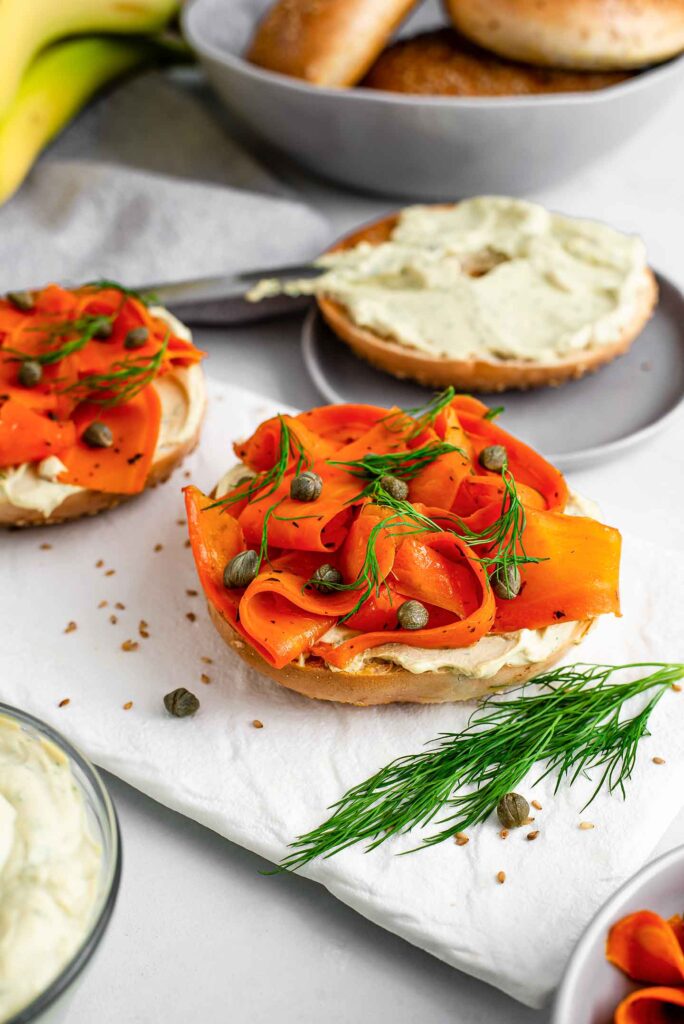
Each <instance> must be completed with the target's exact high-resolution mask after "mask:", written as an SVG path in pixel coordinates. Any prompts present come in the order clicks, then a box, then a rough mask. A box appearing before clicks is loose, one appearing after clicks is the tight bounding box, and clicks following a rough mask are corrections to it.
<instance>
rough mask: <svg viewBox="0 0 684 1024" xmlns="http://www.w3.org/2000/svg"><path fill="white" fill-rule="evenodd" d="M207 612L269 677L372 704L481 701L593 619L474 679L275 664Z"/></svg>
mask: <svg viewBox="0 0 684 1024" xmlns="http://www.w3.org/2000/svg"><path fill="white" fill-rule="evenodd" d="M208 609H209V616H210V618H211V621H212V622H213V623H214V626H215V627H216V629H217V630H218V632H219V634H220V635H221V637H222V638H223V640H224V641H225V642H226V644H227V645H228V646H229V647H230V649H231V650H232V651H234V652H235V653H236V654H237V655H238V656H239V657H240V658H242V660H243V661H244V662H245V663H246V664H247V665H249V667H250V668H253V669H255V671H257V672H260V673H261V674H262V675H266V676H269V677H270V678H271V679H273V680H275V682H276V683H280V685H281V686H284V687H285V688H286V689H288V690H294V691H295V692H296V693H301V694H302V695H303V696H304V697H313V698H316V699H317V700H332V701H337V702H338V703H341V704H356V705H358V706H360V707H370V706H372V705H375V704H395V703H402V702H403V703H409V704H444V703H449V702H455V701H464V700H479V699H481V698H483V697H486V696H488V695H489V694H492V693H495V692H496V691H497V690H501V689H506V688H508V687H511V686H518V685H521V684H522V683H525V682H527V681H528V680H529V679H533V678H534V677H535V676H538V675H540V674H541V673H542V672H546V671H547V670H548V669H550V668H552V667H553V666H554V665H555V664H557V663H558V662H559V661H560V660H561V658H563V657H564V656H565V655H566V654H567V653H568V651H569V650H570V649H571V648H572V647H573V646H574V645H575V644H579V643H581V642H582V640H583V638H584V637H585V636H586V634H587V633H588V631H589V630H590V629H591V627H592V624H593V620H592V619H587V620H585V621H584V622H575V623H573V625H574V629H573V630H572V632H571V633H570V634H569V635H566V637H565V638H564V640H563V642H561V643H559V644H558V646H557V647H556V649H555V650H554V651H553V653H552V654H550V655H549V656H548V657H547V658H546V659H545V660H544V661H537V662H530V664H528V665H503V666H502V667H501V668H500V669H499V670H498V671H497V672H496V673H495V675H493V676H489V677H487V678H480V679H478V678H474V677H473V676H468V675H466V674H465V673H459V672H453V671H452V672H420V673H415V672H409V671H407V670H406V669H404V668H401V667H400V666H399V665H394V664H392V663H391V662H389V661H382V660H381V659H378V660H377V661H375V662H373V663H372V665H371V666H367V667H365V668H364V669H363V671H360V672H346V671H341V670H336V671H332V669H330V668H328V666H327V665H326V664H325V662H324V661H322V660H321V659H319V658H312V659H309V661H307V662H306V664H304V665H298V664H296V663H295V662H292V663H291V664H289V665H286V666H285V667H284V668H274V666H273V665H270V664H269V663H268V662H267V661H266V660H265V659H264V658H262V657H261V655H260V654H259V653H258V652H257V651H255V650H254V648H253V647H251V646H250V645H249V644H248V643H247V642H246V641H245V640H244V639H243V638H242V637H241V636H240V635H239V634H238V633H236V632H235V630H234V629H233V627H232V626H231V625H230V623H228V622H226V620H225V619H224V618H223V617H222V615H221V614H220V613H219V612H218V611H217V610H216V609H215V608H214V607H213V605H212V604H211V602H208Z"/></svg>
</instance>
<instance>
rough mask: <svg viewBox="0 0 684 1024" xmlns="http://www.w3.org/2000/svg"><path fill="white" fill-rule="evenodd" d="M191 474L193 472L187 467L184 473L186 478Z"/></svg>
mask: <svg viewBox="0 0 684 1024" xmlns="http://www.w3.org/2000/svg"><path fill="white" fill-rule="evenodd" d="M190 475H191V474H190V470H189V469H186V470H185V472H184V473H183V476H184V477H185V479H186V480H189V479H190Z"/></svg>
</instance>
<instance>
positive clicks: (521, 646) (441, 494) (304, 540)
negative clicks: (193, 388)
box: [185, 389, 620, 705]
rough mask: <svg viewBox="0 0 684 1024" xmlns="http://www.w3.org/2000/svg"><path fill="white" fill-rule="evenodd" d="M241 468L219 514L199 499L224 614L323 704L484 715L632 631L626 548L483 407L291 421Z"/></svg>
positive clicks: (213, 606)
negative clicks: (600, 632)
mask: <svg viewBox="0 0 684 1024" xmlns="http://www.w3.org/2000/svg"><path fill="white" fill-rule="evenodd" d="M235 453H236V455H237V457H238V459H239V463H238V465H237V466H234V467H232V468H231V469H230V470H229V471H228V472H227V473H226V475H225V476H224V478H223V479H222V480H221V481H219V483H218V485H217V487H216V488H215V490H214V492H213V493H212V495H210V496H208V495H205V494H203V493H202V492H201V491H200V490H198V489H197V488H196V487H187V488H186V489H185V494H186V504H187V511H188V526H189V532H190V541H191V544H192V549H193V553H194V557H195V562H196V565H197V571H198V574H199V578H200V581H201V584H202V587H203V589H204V592H205V595H206V597H207V601H208V605H209V612H210V615H211V618H212V620H213V622H214V624H215V625H216V627H217V629H218V630H219V632H220V633H221V635H222V636H223V638H224V639H225V640H226V642H227V643H228V645H229V646H230V647H231V648H232V649H233V650H234V651H235V652H236V653H237V654H238V655H239V656H240V657H242V658H243V659H244V660H245V661H246V662H247V663H248V664H249V665H251V666H252V667H254V668H255V669H256V670H257V671H259V672H262V673H264V674H265V675H268V676H270V677H271V678H273V679H275V680H276V681H277V682H279V683H281V684H282V685H283V686H286V687H289V688H290V689H292V690H297V691H298V692H300V693H302V694H304V695H306V696H308V697H317V698H320V699H324V700H333V701H341V702H346V703H354V704H360V705H369V704H386V703H391V702H394V701H411V702H417V703H434V702H441V701H456V700H467V699H472V698H477V697H481V696H483V695H485V694H487V693H490V692H492V691H494V690H498V689H500V688H503V687H506V686H511V685H515V684H519V683H521V682H523V681H525V680H527V679H530V678H532V677H533V676H535V675H537V674H539V673H540V672H542V671H544V670H545V669H546V668H548V667H550V666H551V665H552V664H554V663H555V662H557V661H558V660H559V659H560V658H561V657H562V656H563V654H565V652H566V651H567V650H569V649H570V648H571V647H572V646H573V645H574V644H576V643H579V642H580V641H581V640H582V638H583V637H584V636H585V634H586V633H587V631H588V630H589V629H590V628H591V626H592V624H593V623H594V621H595V620H596V618H597V617H598V616H599V615H604V614H610V613H612V614H616V615H619V614H620V610H619V591H618V582H619V581H618V577H619V563H620V534H619V533H618V531H617V530H615V529H612V528H611V527H609V526H605V525H603V524H602V523H600V522H598V521H597V520H596V519H595V518H593V516H592V514H591V510H590V509H589V508H588V506H587V505H586V504H583V503H582V502H581V500H580V499H578V498H576V497H573V496H571V495H569V492H568V488H567V486H566V483H565V480H564V479H563V476H562V475H561V474H560V473H559V472H558V470H556V469H554V467H553V466H551V465H550V464H549V463H548V462H546V460H545V459H543V458H542V457H541V456H540V455H539V454H537V453H536V452H535V451H533V450H532V449H531V448H529V447H528V446H527V445H525V444H523V443H522V442H521V441H518V440H517V439H516V438H514V437H512V436H511V435H510V434H508V433H506V432H505V431H504V430H502V429H501V427H500V426H499V425H498V424H497V423H496V422H495V421H494V412H493V411H490V410H489V409H488V408H487V406H485V405H484V404H482V403H481V402H479V401H477V400H476V399H474V398H471V397H467V396H456V395H454V392H453V390H451V389H449V390H447V391H446V392H444V393H443V394H441V395H439V396H437V397H436V398H435V400H434V401H433V402H431V403H430V404H429V405H428V406H426V407H425V408H424V409H422V410H412V411H410V412H408V411H403V410H400V409H389V410H388V409H382V408H378V407H375V406H366V405H338V406H336V405H333V406H324V407H322V408H319V409H313V410H312V411H310V412H306V413H302V414H300V415H298V416H285V415H282V416H276V417H274V418H272V419H269V420H267V421H266V422H264V423H262V424H261V426H260V427H258V429H257V430H256V431H255V433H254V434H253V435H252V436H251V437H250V438H249V439H248V440H247V441H245V442H242V443H239V444H236V445H235Z"/></svg>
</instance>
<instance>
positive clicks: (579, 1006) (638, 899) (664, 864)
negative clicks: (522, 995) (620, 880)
mask: <svg viewBox="0 0 684 1024" xmlns="http://www.w3.org/2000/svg"><path fill="white" fill-rule="evenodd" d="M683 904H684V846H678V847H677V848H676V849H674V850H670V852H669V853H666V854H665V855H664V856H663V857H659V858H658V860H654V861H651V863H650V864H647V865H646V867H644V868H642V869H641V871H639V872H637V874H636V875H634V876H633V877H632V878H630V880H629V881H628V882H626V883H625V884H624V885H623V886H622V888H621V889H618V891H617V892H616V893H615V895H614V896H612V897H611V899H609V900H608V902H607V903H606V904H604V906H603V907H602V908H601V910H599V912H598V914H597V915H596V917H595V918H594V920H593V921H592V922H591V924H590V925H589V927H588V928H587V930H586V931H585V933H584V935H583V936H582V938H581V939H580V941H579V943H578V944H577V947H576V948H575V952H574V953H573V954H572V957H571V958H570V962H569V964H568V966H567V969H566V971H565V975H564V977H563V981H562V983H561V987H560V989H559V990H558V995H557V997H556V1001H555V1003H554V1008H553V1014H552V1017H551V1024H611V1022H612V1020H613V1014H614V1012H615V1008H616V1006H617V1005H618V1003H619V1002H620V1001H621V1000H622V999H624V997H625V996H626V995H628V994H629V993H630V992H632V991H633V990H634V989H635V988H637V987H640V986H636V985H634V984H633V983H632V982H630V981H629V980H628V979H627V978H625V977H624V975H623V974H621V972H620V971H618V970H617V969H616V968H615V967H613V966H612V965H611V964H609V963H608V961H607V960H606V956H605V950H606V938H607V935H608V930H609V929H610V926H611V925H612V924H614V923H615V922H616V921H618V920H619V919H620V918H621V917H624V916H625V914H630V913H632V912H633V911H635V910H654V911H655V912H656V913H657V914H660V915H661V916H662V917H665V918H668V917H672V915H673V914H678V913H681V911H682V906H683Z"/></svg>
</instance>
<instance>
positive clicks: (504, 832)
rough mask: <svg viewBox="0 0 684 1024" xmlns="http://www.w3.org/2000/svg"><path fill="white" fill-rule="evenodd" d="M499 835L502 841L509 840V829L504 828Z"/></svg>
mask: <svg viewBox="0 0 684 1024" xmlns="http://www.w3.org/2000/svg"><path fill="white" fill-rule="evenodd" d="M499 835H500V836H501V838H502V839H508V837H509V835H510V832H509V831H508V829H507V828H502V829H501V831H500V832H499Z"/></svg>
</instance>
